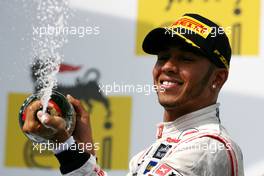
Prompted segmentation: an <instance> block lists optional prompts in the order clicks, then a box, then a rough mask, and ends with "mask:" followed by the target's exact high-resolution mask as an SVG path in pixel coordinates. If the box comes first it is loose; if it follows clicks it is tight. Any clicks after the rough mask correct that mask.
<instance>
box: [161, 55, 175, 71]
mask: <svg viewBox="0 0 264 176" xmlns="http://www.w3.org/2000/svg"><path fill="white" fill-rule="evenodd" d="M178 67H179V65H178V62H177V60H176V59H175V58H173V57H170V58H169V59H168V60H166V62H165V63H164V64H163V66H162V68H161V70H162V71H163V72H165V73H176V72H177V71H178Z"/></svg>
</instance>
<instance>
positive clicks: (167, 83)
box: [162, 81, 176, 86]
mask: <svg viewBox="0 0 264 176" xmlns="http://www.w3.org/2000/svg"><path fill="white" fill-rule="evenodd" d="M162 84H163V85H166V86H170V85H173V84H176V83H175V82H170V81H163V83H162Z"/></svg>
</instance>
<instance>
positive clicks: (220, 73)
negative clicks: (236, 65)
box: [212, 68, 229, 90]
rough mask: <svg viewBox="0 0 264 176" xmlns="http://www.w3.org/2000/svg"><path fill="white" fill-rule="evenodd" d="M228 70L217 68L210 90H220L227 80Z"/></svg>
mask: <svg viewBox="0 0 264 176" xmlns="http://www.w3.org/2000/svg"><path fill="white" fill-rule="evenodd" d="M228 73H229V72H228V70H227V69H225V68H217V69H216V70H215V76H214V80H213V83H212V88H213V89H217V90H220V89H221V88H222V87H223V85H224V83H225V82H226V80H227V78H228Z"/></svg>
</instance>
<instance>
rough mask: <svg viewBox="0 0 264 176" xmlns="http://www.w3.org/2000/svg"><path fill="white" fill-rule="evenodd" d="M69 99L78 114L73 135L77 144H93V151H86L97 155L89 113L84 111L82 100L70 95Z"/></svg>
mask: <svg viewBox="0 0 264 176" xmlns="http://www.w3.org/2000/svg"><path fill="white" fill-rule="evenodd" d="M67 99H68V101H69V102H70V103H71V104H72V105H73V107H74V109H75V112H76V126H75V129H74V131H73V134H72V135H73V137H74V139H75V140H76V141H77V143H84V144H85V145H86V144H91V145H89V146H93V147H92V149H91V150H86V152H88V153H90V154H93V155H95V152H94V145H93V137H92V129H91V123H90V116H89V114H88V112H87V111H86V110H85V109H84V107H83V106H82V104H81V102H80V100H77V99H75V98H73V97H72V96H70V95H67Z"/></svg>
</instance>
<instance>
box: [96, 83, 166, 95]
mask: <svg viewBox="0 0 264 176" xmlns="http://www.w3.org/2000/svg"><path fill="white" fill-rule="evenodd" d="M157 91H159V92H165V88H163V87H160V88H159V87H158V86H157V85H152V84H123V83H122V84H119V83H116V82H113V83H112V84H99V92H103V93H104V94H105V95H108V94H109V93H138V94H143V95H150V94H151V93H156V92H157Z"/></svg>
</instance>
